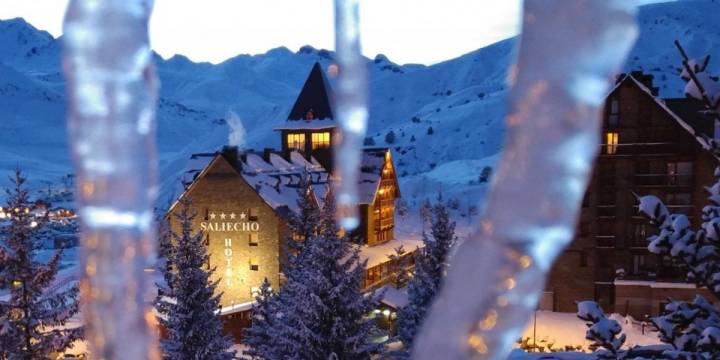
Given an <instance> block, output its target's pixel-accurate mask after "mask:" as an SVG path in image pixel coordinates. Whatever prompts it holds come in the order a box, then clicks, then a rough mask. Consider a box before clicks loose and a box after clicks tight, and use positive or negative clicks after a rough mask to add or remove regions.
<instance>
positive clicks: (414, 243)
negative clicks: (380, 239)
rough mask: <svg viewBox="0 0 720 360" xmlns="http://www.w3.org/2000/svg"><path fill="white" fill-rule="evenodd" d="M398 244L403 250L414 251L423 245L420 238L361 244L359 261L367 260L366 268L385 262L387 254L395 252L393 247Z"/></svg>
mask: <svg viewBox="0 0 720 360" xmlns="http://www.w3.org/2000/svg"><path fill="white" fill-rule="evenodd" d="M396 236H397V234H396ZM399 246H402V247H403V248H404V249H405V251H414V250H415V249H417V248H421V247H423V246H424V245H423V242H422V240H420V239H411V238H405V239H393V240H390V241H388V242H386V243H384V244H381V245H375V246H367V245H363V246H361V247H360V261H364V260H367V267H368V268H371V267H373V266H377V265H380V264H382V263H384V262H387V261H388V255H392V254H395V248H397V247H399Z"/></svg>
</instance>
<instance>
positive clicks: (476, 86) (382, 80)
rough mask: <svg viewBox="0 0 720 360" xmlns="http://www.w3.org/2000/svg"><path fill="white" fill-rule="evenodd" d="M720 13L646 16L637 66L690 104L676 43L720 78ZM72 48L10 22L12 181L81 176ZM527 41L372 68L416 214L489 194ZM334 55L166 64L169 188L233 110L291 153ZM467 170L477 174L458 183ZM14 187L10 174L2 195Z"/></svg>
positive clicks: (373, 115)
mask: <svg viewBox="0 0 720 360" xmlns="http://www.w3.org/2000/svg"><path fill="white" fill-rule="evenodd" d="M717 13H720V3H717V2H712V1H711V0H686V1H680V2H674V3H665V4H654V5H648V6H644V7H643V8H642V9H641V11H640V14H639V19H640V21H639V22H640V26H641V36H640V41H639V43H638V44H637V46H636V47H635V49H634V50H633V52H632V55H631V57H630V59H629V62H628V65H627V68H628V69H644V70H646V71H650V72H652V73H653V74H655V75H656V78H657V80H658V81H659V82H660V83H661V84H660V86H661V93H662V94H663V95H664V96H679V95H680V89H681V87H680V85H681V84H680V83H679V81H678V80H676V75H675V74H676V71H677V70H676V69H677V67H678V66H679V57H678V55H677V51H676V50H675V48H674V47H673V45H672V41H673V40H674V39H676V38H679V39H680V40H681V41H682V42H683V43H684V44H685V45H686V46H687V49H688V51H689V53H690V54H691V56H692V55H695V56H699V55H701V54H705V53H711V54H712V55H713V60H712V61H711V69H712V70H713V72H714V73H716V74H717V73H720V71H717V70H718V69H720V59H719V58H720V50H718V47H717V46H714V47H713V44H717V43H718V40H720V32H719V29H720V24H718V23H717V22H716V21H713V19H712V18H711V16H712V15H711V14H717ZM60 42H61V41H60V40H59V39H53V38H52V36H50V35H49V34H47V33H46V32H43V31H39V30H37V29H35V28H34V27H32V26H31V25H30V24H27V23H26V22H24V21H23V20H22V19H13V20H5V21H0V49H2V50H0V153H1V154H3V155H2V156H0V171H8V170H9V169H11V168H13V167H15V166H16V165H17V164H21V165H22V166H23V168H24V169H25V170H27V172H28V173H29V175H30V176H31V180H34V184H42V183H43V182H54V181H59V178H60V177H61V176H63V175H65V174H67V173H69V172H71V166H70V161H69V156H68V152H67V141H66V138H65V137H66V135H65V130H64V121H65V120H64V111H65V106H64V100H65V97H64V81H63V79H62V76H61V67H60V59H59V56H60V47H61V46H60ZM515 43H516V41H515V39H508V40H505V41H501V42H499V43H496V44H493V45H490V46H488V47H485V48H482V49H479V50H476V51H474V52H471V53H468V54H465V55H463V56H461V57H458V58H456V59H452V60H448V61H445V62H442V63H439V64H435V65H432V66H423V65H397V64H394V63H392V62H391V61H390V60H389V59H388V58H387V57H386V56H383V55H378V56H377V57H376V58H375V59H368V66H369V69H370V94H371V95H370V125H369V133H368V135H369V136H371V137H372V138H373V141H374V142H375V144H376V145H377V146H383V145H385V146H391V147H392V148H393V153H394V158H395V163H396V165H397V166H398V174H400V175H401V182H402V184H401V186H402V190H403V195H404V199H405V200H406V201H407V202H408V204H409V205H410V206H411V207H413V205H416V204H417V203H418V202H419V200H418V198H420V197H424V196H426V195H430V196H432V195H434V194H433V193H434V191H435V190H436V189H437V188H438V187H440V188H441V189H442V190H443V193H444V194H445V195H446V197H457V198H460V199H462V202H463V203H462V204H461V207H465V208H466V207H467V206H468V205H470V204H472V203H475V202H477V200H478V198H479V197H480V196H481V195H482V194H483V193H484V191H485V189H486V186H487V185H486V184H485V183H483V184H478V183H477V182H474V181H472V180H473V174H472V172H473V171H479V169H481V166H480V165H482V166H486V165H493V164H494V162H495V160H496V159H497V157H496V156H494V155H496V154H497V153H498V152H499V150H500V149H501V146H502V141H503V134H504V126H503V123H502V118H503V115H504V99H505V94H506V88H505V77H506V71H507V67H508V64H509V63H510V62H511V61H512V58H513V51H514V47H515ZM333 56H334V54H333V53H332V52H330V51H327V50H318V49H314V48H312V47H310V46H306V47H304V48H302V49H300V50H299V51H298V52H291V51H289V50H288V49H285V48H277V49H273V50H270V51H268V52H267V53H265V54H259V55H238V56H236V57H234V58H231V59H228V60H226V61H224V62H222V63H220V64H216V65H213V64H209V63H194V62H192V61H190V60H188V59H187V58H185V57H183V56H174V57H172V58H170V59H166V60H165V59H162V58H160V57H156V64H157V68H158V74H159V76H160V79H161V82H162V87H161V94H160V95H161V96H160V102H159V110H158V122H159V131H158V148H159V151H160V166H161V175H162V176H161V179H163V181H164V182H165V183H164V184H163V185H164V186H163V189H166V190H167V189H172V188H173V187H172V186H171V184H172V183H173V182H174V181H175V179H176V178H177V174H178V172H179V171H180V170H181V169H182V168H183V167H184V164H185V162H186V161H187V159H188V155H189V154H190V153H193V152H199V151H212V150H214V149H217V148H218V147H219V146H221V145H223V144H224V143H226V141H227V133H228V127H227V124H226V121H225V119H226V118H227V117H228V116H229V115H228V114H229V112H233V113H235V114H237V115H238V116H239V118H240V119H241V120H242V122H243V125H244V127H245V128H246V131H247V136H246V142H245V146H246V147H248V148H263V147H279V136H278V135H277V133H275V132H274V131H272V129H273V128H274V127H275V126H276V125H278V124H280V123H281V122H282V121H284V118H285V116H286V115H287V113H288V111H289V109H290V107H291V106H292V104H293V101H294V99H295V96H297V93H298V92H299V90H300V88H301V86H302V84H303V81H304V80H305V77H306V76H307V74H308V72H309V70H310V68H311V67H312V64H313V63H314V62H315V61H319V62H320V63H321V65H322V66H323V67H324V68H327V66H328V65H329V64H331V63H332V62H333V60H332V58H333ZM430 128H432V131H429V129H430ZM389 131H393V132H394V133H395V142H394V143H393V144H386V143H385V136H386V134H387V133H388V132H389ZM430 132H431V134H430ZM458 168H462V169H465V171H463V172H462V173H460V174H458V173H457V171H458V170H457V169H458ZM455 175H458V176H455ZM458 177H461V178H462V180H460V179H459V178H458ZM5 179H6V178H5V177H4V176H0V185H4V184H5V181H6V180H5ZM164 194H166V195H167V191H165V192H164Z"/></svg>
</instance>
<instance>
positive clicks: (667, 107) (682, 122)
mask: <svg viewBox="0 0 720 360" xmlns="http://www.w3.org/2000/svg"><path fill="white" fill-rule="evenodd" d="M628 86H629V87H632V88H634V89H636V90H637V94H638V96H642V97H646V98H647V99H649V100H650V102H651V104H652V105H653V106H654V107H655V110H657V111H659V112H661V113H663V114H665V115H667V118H668V121H670V122H672V124H673V125H674V126H676V127H678V131H682V132H685V133H687V134H688V135H690V136H691V137H692V138H693V139H694V142H695V143H696V144H697V145H699V146H700V147H701V148H702V149H704V150H708V149H709V146H708V140H709V139H712V138H713V136H714V123H713V122H710V123H709V124H708V123H707V121H705V120H707V119H703V117H702V116H701V114H700V113H699V112H698V110H700V107H699V104H697V103H696V102H695V101H693V99H684V98H683V99H660V98H659V97H657V96H655V95H654V94H653V90H651V89H650V88H648V87H647V86H646V85H645V84H643V83H642V82H640V81H639V80H637V79H635V77H633V76H632V75H630V74H628V75H625V76H624V77H623V78H622V79H621V80H620V81H618V82H617V84H616V85H615V87H614V88H613V89H612V90H611V91H610V93H609V94H608V96H607V97H606V100H607V99H610V98H611V97H613V96H615V95H617V93H618V92H619V91H621V89H622V88H623V87H628ZM607 103H608V102H607V101H606V105H607ZM681 115H682V116H681ZM711 129H712V130H711Z"/></svg>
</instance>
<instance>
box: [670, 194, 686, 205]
mask: <svg viewBox="0 0 720 360" xmlns="http://www.w3.org/2000/svg"><path fill="white" fill-rule="evenodd" d="M665 204H667V205H668V206H680V205H692V194H690V193H676V194H666V195H665Z"/></svg>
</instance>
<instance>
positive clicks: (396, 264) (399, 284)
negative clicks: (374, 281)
mask: <svg viewBox="0 0 720 360" xmlns="http://www.w3.org/2000/svg"><path fill="white" fill-rule="evenodd" d="M393 250H395V252H394V253H393V254H390V255H388V256H387V257H388V260H389V261H388V272H389V273H390V282H391V284H392V285H393V286H394V287H395V288H396V289H400V288H404V287H405V286H406V285H407V284H408V282H409V281H410V276H409V274H408V271H407V267H408V266H409V265H410V264H409V263H410V258H409V257H408V256H406V255H407V251H405V247H403V246H402V245H400V246H398V247H396V248H395V249H393Z"/></svg>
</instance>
